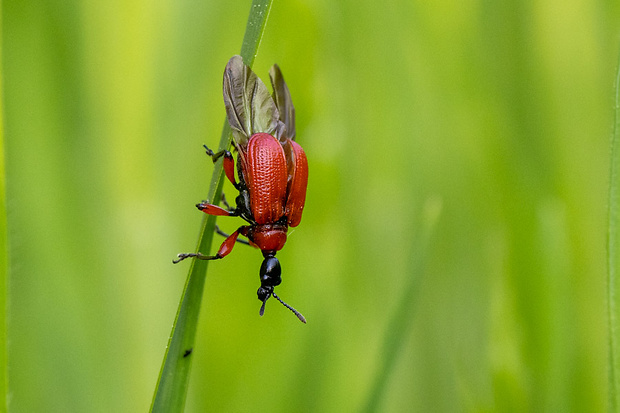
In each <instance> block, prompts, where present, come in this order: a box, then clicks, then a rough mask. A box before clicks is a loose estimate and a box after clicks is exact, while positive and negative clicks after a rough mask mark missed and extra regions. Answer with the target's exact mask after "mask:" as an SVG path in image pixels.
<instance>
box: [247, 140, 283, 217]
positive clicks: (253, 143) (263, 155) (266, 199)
mask: <svg viewBox="0 0 620 413" xmlns="http://www.w3.org/2000/svg"><path fill="white" fill-rule="evenodd" d="M245 160H246V166H245V174H244V175H245V179H246V184H247V186H248V190H249V193H250V207H251V209H252V215H253V216H254V220H255V221H256V223H257V224H259V225H261V224H271V223H274V222H276V221H278V220H279V219H280V218H282V216H283V215H284V206H285V202H286V200H285V199H286V186H287V166H286V158H285V156H284V150H283V149H282V145H280V142H278V140H277V139H276V138H274V137H273V136H271V135H269V134H268V133H257V134H255V135H253V136H252V137H251V138H250V141H249V142H248V146H247V152H246V153H245Z"/></svg>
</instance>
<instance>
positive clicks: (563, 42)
mask: <svg viewBox="0 0 620 413" xmlns="http://www.w3.org/2000/svg"><path fill="white" fill-rule="evenodd" d="M2 7H3V15H2V21H3V27H2V38H3V48H2V53H3V55H2V60H3V68H2V70H3V77H4V93H5V96H4V100H5V126H6V128H5V130H6V135H5V136H6V151H7V154H6V156H7V186H8V210H9V212H8V213H9V215H8V222H9V231H10V232H9V235H10V243H11V250H10V257H11V278H10V297H9V298H10V319H9V322H10V325H9V340H10V343H9V345H10V347H9V355H10V365H9V368H10V371H9V373H10V391H11V408H12V410H11V411H12V412H68V411H71V412H139V411H146V410H148V408H149V406H150V402H151V398H152V394H153V390H154V388H155V384H156V381H157V375H158V373H159V369H160V366H161V361H162V358H163V355H164V351H165V346H166V343H167V340H168V336H169V334H170V328H171V325H172V323H173V321H174V316H175V312H176V309H177V305H178V301H179V298H180V296H181V292H182V288H183V285H184V283H185V278H186V276H187V272H188V268H189V263H183V264H179V265H176V266H174V265H172V264H171V260H172V259H173V258H174V256H175V254H176V253H178V252H188V251H193V250H194V248H195V245H196V240H197V235H198V231H199V227H200V222H201V220H202V216H201V213H200V212H199V211H197V210H196V209H195V207H194V206H193V205H194V204H195V203H196V202H198V201H200V200H202V199H203V198H204V197H205V196H206V193H207V189H208V184H209V180H210V176H211V171H212V168H213V166H212V164H211V162H210V161H209V160H208V159H207V158H206V156H205V155H204V152H203V150H202V149H201V145H202V144H203V143H206V144H209V145H210V146H215V145H217V142H218V141H219V136H220V132H221V128H222V124H223V122H224V116H225V112H224V105H223V101H222V93H221V83H222V73H223V70H224V66H225V64H226V62H227V60H228V59H229V58H230V56H232V55H233V54H237V53H238V52H239V50H240V47H241V41H242V38H243V33H244V30H245V23H246V20H247V16H248V12H249V7H250V1H240V0H234V1H211V0H203V1H196V0H192V1H172V0H156V1H144V0H131V1H127V0H123V1H121V0H108V1H89V2H85V1H78V0H39V1H32V0H6V1H4V2H3V5H2ZM619 45H620V4H619V3H618V2H616V1H602V0H599V1H593V0H568V1H559V0H555V1H554V0H524V1H523V0H521V1H519V0H506V1H490V0H482V1H470V0H465V1H456V0H440V1H434V2H424V1H419V0H416V1H407V0H399V1H386V2H372V1H354V0H350V1H329V0H316V1H302V0H292V1H275V2H274V5H273V8H272V12H271V16H270V19H269V21H268V23H267V29H266V32H265V36H264V38H263V41H262V44H261V47H260V49H259V54H258V57H257V60H256V63H255V66H254V68H255V71H256V72H257V74H258V75H259V76H260V77H262V78H263V79H264V80H267V79H268V76H267V73H268V69H269V67H270V66H271V64H273V63H275V62H277V63H278V64H279V65H280V67H281V68H282V70H283V73H284V76H285V78H286V80H287V83H288V85H289V87H290V89H291V93H292V95H293V101H294V103H295V106H296V109H297V122H298V126H297V135H298V141H299V142H300V143H301V144H302V145H303V147H304V148H305V150H306V153H307V155H308V158H309V164H310V183H309V188H308V197H307V203H306V209H305V212H304V218H303V220H302V223H301V225H300V226H299V227H297V228H296V229H295V230H294V231H293V233H292V234H291V235H290V236H289V241H288V243H287V245H286V247H285V249H284V250H283V251H282V252H281V253H279V254H278V257H279V258H280V261H281V263H282V266H283V279H284V282H283V285H282V286H280V287H279V288H278V293H279V294H280V296H281V297H282V298H283V299H284V300H285V301H287V302H288V303H289V304H291V305H293V306H294V307H296V308H297V309H298V310H300V311H301V312H302V313H303V314H304V315H305V316H306V317H307V318H308V324H307V325H302V324H301V323H299V321H297V320H296V319H295V317H294V316H292V315H291V314H290V312H288V311H287V310H286V309H284V308H283V307H282V306H280V305H278V304H277V303H276V302H275V301H274V302H270V303H269V305H268V306H267V311H266V314H265V316H264V317H263V318H260V317H259V316H258V309H259V306H260V302H259V301H258V300H257V299H256V289H257V288H258V286H259V279H258V269H259V265H260V262H261V256H260V254H259V253H258V252H257V251H255V250H253V249H251V248H246V247H243V246H238V247H237V248H235V251H234V252H233V253H232V255H231V256H229V257H228V258H227V259H225V260H222V261H218V262H214V263H212V264H211V265H210V267H209V274H208V276H207V284H206V288H205V297H204V301H203V307H202V310H201V319H200V325H199V330H198V335H197V337H198V338H197V343H196V346H195V348H194V352H193V354H192V357H194V360H193V368H192V376H191V380H190V389H189V395H188V401H187V407H186V411H188V412H202V411H217V412H239V411H254V412H291V411H297V412H346V411H359V410H361V409H363V408H364V407H365V406H367V403H369V399H370V398H371V394H373V392H375V391H376V389H377V388H379V389H383V390H384V391H383V392H382V393H381V395H380V397H379V398H378V404H377V405H376V410H378V411H385V412H402V411H554V412H556V411H557V412H559V411H562V412H566V411H589V412H592V411H605V410H606V405H607V391H606V389H607V361H606V356H607V320H606V292H605V291H606V290H605V285H606V275H605V271H606V265H605V240H606V208H607V187H608V186H607V185H608V169H609V168H608V166H609V162H608V159H609V153H610V149H609V143H610V136H611V130H612V125H613V95H614V90H613V88H614V84H613V83H614V73H615V68H616V61H617V56H618V50H619V47H620V46H619ZM225 191H226V192H227V193H228V194H230V195H229V199H232V198H233V188H232V187H231V186H230V185H229V184H226V185H225ZM439 205H441V213H440V215H439V218H438V219H437V223H436V225H435V226H434V227H433V230H432V234H431V236H430V239H429V240H428V243H427V246H426V248H422V247H421V244H424V242H423V241H421V239H422V238H423V237H424V236H423V233H424V227H425V226H427V225H429V223H428V220H429V218H428V210H429V208H430V209H433V208H435V209H437V208H438V206H439ZM429 206H430V207H429ZM431 212H432V211H431ZM435 212H436V211H435ZM219 223H220V225H221V226H222V227H223V229H225V230H227V231H230V230H234V229H235V228H236V226H237V225H238V224H240V220H239V219H219ZM220 240H221V238H216V240H215V243H216V245H217V244H219V242H218V241H220ZM382 372H383V373H382Z"/></svg>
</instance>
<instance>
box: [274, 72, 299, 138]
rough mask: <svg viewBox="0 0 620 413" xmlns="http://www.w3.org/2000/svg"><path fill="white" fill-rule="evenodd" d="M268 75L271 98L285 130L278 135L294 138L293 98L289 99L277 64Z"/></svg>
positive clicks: (289, 96) (288, 93)
mask: <svg viewBox="0 0 620 413" xmlns="http://www.w3.org/2000/svg"><path fill="white" fill-rule="evenodd" d="M269 77H270V78H271V86H272V87H273V98H274V100H275V101H276V106H277V107H278V111H279V113H280V121H282V123H284V126H285V127H286V131H285V132H284V135H283V136H280V140H281V141H284V140H286V138H290V139H292V140H295V107H294V106H293V100H292V99H291V93H290V92H289V90H288V86H286V82H285V81H284V77H282V72H281V71H280V68H279V67H278V65H273V66H272V67H271V70H269Z"/></svg>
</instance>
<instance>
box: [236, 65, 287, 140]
mask: <svg viewBox="0 0 620 413" xmlns="http://www.w3.org/2000/svg"><path fill="white" fill-rule="evenodd" d="M224 105H225V106H226V115H227V117H228V123H229V124H230V127H231V128H232V131H233V138H234V139H235V142H236V143H237V145H238V146H241V147H242V148H245V147H246V146H247V144H248V141H249V139H250V137H251V136H252V135H254V134H255V133H260V132H265V133H268V134H270V135H276V132H277V131H278V130H279V129H281V128H282V126H281V122H280V114H279V112H278V108H277V106H276V103H275V102H274V100H273V99H272V97H271V95H270V94H269V91H268V90H267V87H266V86H265V84H264V83H263V82H262V81H261V80H260V79H259V78H258V76H256V74H254V72H252V69H250V68H249V67H248V66H246V65H245V64H244V63H243V59H242V58H241V56H233V57H231V58H230V60H229V61H228V64H227V65H226V69H225V70H224Z"/></svg>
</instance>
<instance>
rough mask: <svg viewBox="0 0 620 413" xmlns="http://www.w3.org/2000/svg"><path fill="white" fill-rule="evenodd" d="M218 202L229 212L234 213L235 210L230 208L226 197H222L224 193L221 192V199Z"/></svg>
mask: <svg viewBox="0 0 620 413" xmlns="http://www.w3.org/2000/svg"><path fill="white" fill-rule="evenodd" d="M220 201H221V202H222V204H223V205H224V206H225V207H226V209H227V210H229V211H230V212H234V211H235V208H233V207H231V206H230V204H229V203H228V201H227V200H226V195H224V192H222V197H221V198H220Z"/></svg>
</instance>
